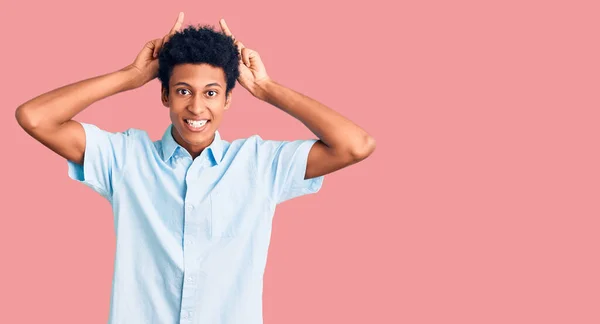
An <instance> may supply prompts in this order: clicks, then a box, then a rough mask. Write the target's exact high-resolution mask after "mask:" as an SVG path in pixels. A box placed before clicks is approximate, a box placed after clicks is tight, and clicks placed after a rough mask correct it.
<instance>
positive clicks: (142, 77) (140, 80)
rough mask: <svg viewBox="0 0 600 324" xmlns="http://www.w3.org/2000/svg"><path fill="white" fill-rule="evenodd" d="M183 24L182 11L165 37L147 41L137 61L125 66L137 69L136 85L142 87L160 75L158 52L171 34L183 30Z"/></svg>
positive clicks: (134, 81)
mask: <svg viewBox="0 0 600 324" xmlns="http://www.w3.org/2000/svg"><path fill="white" fill-rule="evenodd" d="M182 25H183V12H180V13H179V16H178V17H177V21H176V22H175V25H174V26H173V28H171V30H170V31H169V33H167V34H166V35H165V36H164V37H163V38H157V39H154V40H151V41H149V42H147V43H146V45H144V48H142V50H141V51H140V53H139V54H138V56H137V57H136V58H135V61H134V62H133V63H131V64H130V65H128V66H127V67H126V68H125V69H133V70H134V71H136V77H135V79H134V80H133V83H134V85H135V87H141V86H143V85H144V84H146V83H148V82H150V81H151V80H153V79H154V78H156V77H157V76H158V53H159V52H160V50H161V49H162V46H163V45H164V43H166V42H167V41H169V39H170V38H171V36H173V35H174V34H175V33H176V32H178V31H180V30H181V26H182Z"/></svg>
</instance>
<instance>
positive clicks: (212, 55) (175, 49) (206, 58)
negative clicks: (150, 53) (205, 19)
mask: <svg viewBox="0 0 600 324" xmlns="http://www.w3.org/2000/svg"><path fill="white" fill-rule="evenodd" d="M239 60H240V56H239V53H238V50H237V47H236V46H235V44H234V40H233V38H232V37H230V36H227V35H225V34H224V33H222V32H217V31H215V30H214V29H213V27H212V26H208V25H198V26H197V27H195V26H189V27H187V28H185V29H183V30H181V31H179V32H177V33H175V34H174V35H173V36H171V38H170V39H169V41H168V42H166V43H165V44H163V47H162V49H161V51H160V53H159V55H158V79H159V81H160V82H161V84H162V86H163V87H164V88H165V89H167V90H168V89H169V80H170V79H171V75H172V73H173V68H174V67H175V66H176V65H178V64H185V63H192V64H202V63H206V64H209V65H211V66H213V67H217V68H218V67H220V68H222V69H223V71H224V72H225V80H226V81H227V90H226V93H227V94H229V91H231V90H232V89H233V88H234V87H235V82H236V80H237V78H238V77H239V75H240V72H239Z"/></svg>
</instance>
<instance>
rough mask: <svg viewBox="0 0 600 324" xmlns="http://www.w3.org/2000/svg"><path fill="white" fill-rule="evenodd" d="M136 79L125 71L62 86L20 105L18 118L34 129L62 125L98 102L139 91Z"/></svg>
mask: <svg viewBox="0 0 600 324" xmlns="http://www.w3.org/2000/svg"><path fill="white" fill-rule="evenodd" d="M135 76H136V71H135V70H132V69H129V68H125V69H121V70H119V71H116V72H112V73H108V74H104V75H101V76H96V77H93V78H90V79H86V80H83V81H79V82H76V83H73V84H69V85H66V86H63V87H60V88H58V89H55V90H52V91H50V92H47V93H44V94H42V95H39V96H37V97H35V98H33V99H31V100H29V101H27V102H25V103H24V104H22V105H21V106H19V108H18V109H17V111H16V118H17V120H18V121H19V123H20V124H21V125H24V126H27V127H30V128H36V127H53V126H60V125H61V124H63V123H65V122H67V121H69V120H71V119H72V118H73V117H75V116H76V115H77V114H79V113H80V112H81V111H83V110H84V109H85V108H87V107H88V106H90V105H91V104H93V103H94V102H96V101H99V100H101V99H104V98H106V97H109V96H112V95H114V94H117V93H119V92H123V91H127V90H130V89H133V88H135V87H136V84H135Z"/></svg>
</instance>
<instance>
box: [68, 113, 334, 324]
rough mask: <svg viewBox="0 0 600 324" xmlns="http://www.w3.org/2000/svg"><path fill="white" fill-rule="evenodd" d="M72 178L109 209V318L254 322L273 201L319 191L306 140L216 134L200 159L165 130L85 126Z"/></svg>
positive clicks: (155, 322) (120, 321) (147, 322)
mask: <svg viewBox="0 0 600 324" xmlns="http://www.w3.org/2000/svg"><path fill="white" fill-rule="evenodd" d="M82 125H83V127H84V129H85V134H86V148H85V156H84V163H83V166H81V165H78V164H76V163H73V162H71V161H67V162H68V167H69V169H68V172H69V177H71V178H72V179H74V180H77V181H80V182H82V183H84V184H85V185H87V186H89V187H90V188H92V189H93V190H95V191H96V192H98V193H99V194H101V195H102V196H103V197H105V198H106V199H107V200H108V201H109V202H110V203H111V205H112V209H113V217H114V228H115V233H116V239H117V242H116V254H115V265H114V274H113V285H112V290H111V300H110V315H109V323H115V324H136V323H140V324H141V323H143V324H170V323H182V324H183V323H197V324H204V323H208V324H230V323H231V324H233V323H236V324H238V323H244V324H260V323H262V322H263V321H262V291H263V274H264V270H265V266H266V260H267V250H268V246H269V241H270V237H271V224H272V219H273V215H274V212H275V207H276V205H277V204H279V203H281V202H283V201H286V200H289V199H292V198H295V197H299V196H302V195H305V194H311V193H315V192H317V191H319V189H320V188H321V186H322V184H323V177H317V178H313V179H308V180H305V179H304V176H305V172H306V163H307V158H308V153H309V151H310V148H311V147H312V145H313V144H314V143H315V142H316V140H315V139H312V140H298V141H270V140H263V139H261V138H260V137H259V136H257V135H255V136H251V137H249V138H247V139H239V140H234V141H232V142H231V143H230V142H227V141H225V140H222V139H221V137H220V134H219V132H217V133H216V135H215V140H214V141H213V143H212V144H211V145H210V146H209V147H208V148H206V149H205V150H204V151H202V153H201V154H200V156H198V157H197V158H196V159H194V160H192V157H191V155H190V154H189V153H188V152H187V151H186V150H185V149H184V148H183V147H181V146H180V145H179V144H177V142H175V140H174V139H173V137H172V135H171V128H172V125H169V127H168V128H167V130H166V131H165V133H164V135H163V137H162V139H161V140H158V141H152V140H151V139H150V138H149V136H148V134H147V133H146V132H145V131H143V130H138V129H129V130H127V131H125V132H117V133H111V132H107V131H104V130H102V129H100V128H98V127H96V126H94V125H91V124H85V123H82Z"/></svg>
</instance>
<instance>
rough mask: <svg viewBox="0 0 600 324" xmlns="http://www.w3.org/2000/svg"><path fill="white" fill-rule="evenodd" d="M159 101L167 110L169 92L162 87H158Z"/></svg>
mask: <svg viewBox="0 0 600 324" xmlns="http://www.w3.org/2000/svg"><path fill="white" fill-rule="evenodd" d="M160 101H162V104H163V106H165V107H167V108H169V90H167V89H165V88H164V87H163V86H161V87H160Z"/></svg>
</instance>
